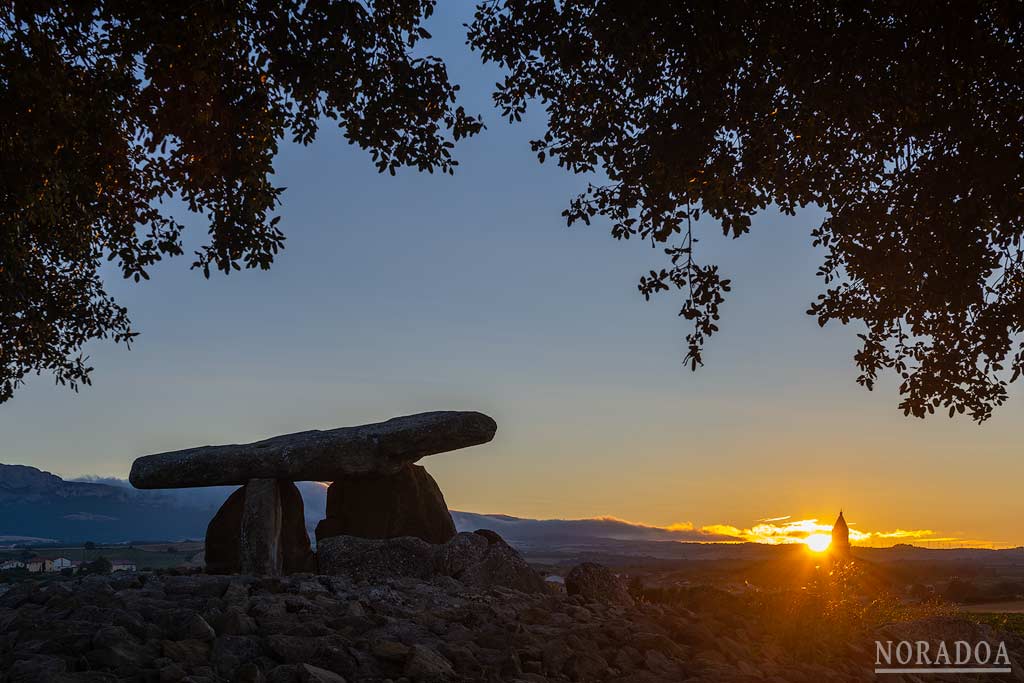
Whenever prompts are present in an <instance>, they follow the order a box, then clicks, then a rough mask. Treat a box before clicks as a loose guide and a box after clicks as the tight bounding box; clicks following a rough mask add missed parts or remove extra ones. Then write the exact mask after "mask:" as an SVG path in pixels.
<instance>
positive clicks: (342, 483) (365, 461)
mask: <svg viewBox="0 0 1024 683" xmlns="http://www.w3.org/2000/svg"><path fill="white" fill-rule="evenodd" d="M497 428H498V427H497V424H495V422H494V420H492V419H491V418H490V417H488V416H487V415H484V414H482V413H478V412H454V411H445V412H432V413H420V414H418V415H408V416H405V417H396V418H393V419H391V420H388V421H386V422H380V423H376V424H368V425H361V426H358V427H342V428H340V429H331V430H326V431H319V430H312V431H306V432H298V433H295V434H285V435H283V436H276V437H273V438H270V439H266V440H264V441H258V442H256V443H251V444H241V445H227V446H202V447H198V448H188V449H185V450H181V451H172V452H170V453H158V454H155V455H146V456H143V457H141V458H138V459H136V460H135V462H134V463H133V464H132V470H131V474H130V476H129V480H130V481H131V483H132V485H133V486H135V487H136V488H140V489H166V488H190V487H197V486H225V485H237V486H241V488H239V489H238V490H237V491H235V492H234V493H232V494H231V495H230V496H229V497H228V499H227V501H226V502H225V503H224V505H223V506H221V508H220V510H219V511H218V512H217V514H216V515H215V516H214V518H213V519H212V520H211V521H210V525H209V527H208V528H207V531H206V567H207V571H208V572H210V573H243V574H264V575H280V574H291V573H296V572H314V571H316V570H317V562H316V557H315V555H314V554H313V551H312V549H311V547H310V543H309V535H308V534H307V533H306V525H305V514H304V510H303V504H302V496H301V495H300V493H299V490H298V488H297V487H296V486H295V483H294V482H296V481H321V482H327V481H329V482H332V483H331V485H330V487H329V488H328V490H327V518H326V519H324V520H322V521H321V522H320V523H319V524H318V525H317V528H316V538H317V543H318V544H319V543H320V542H321V541H323V540H325V539H327V538H332V537H335V536H355V537H361V538H369V539H387V538H398V537H407V536H412V537H415V538H419V539H422V540H423V541H426V542H427V543H431V544H440V543H445V542H447V541H449V540H451V539H452V538H454V537H455V535H456V534H455V524H454V523H453V522H452V517H451V514H450V513H449V512H448V506H447V505H446V504H445V500H444V496H443V495H442V493H441V489H440V488H438V486H437V482H435V481H434V479H433V477H431V476H430V474H428V473H427V471H426V469H424V468H423V467H421V466H419V465H417V464H415V463H416V462H417V461H419V460H420V459H422V458H424V457H426V456H428V455H436V454H438V453H445V452H448V451H454V450H457V449H460V448H467V447H469V446H476V445H479V444H483V443H487V442H489V441H490V440H491V439H493V438H494V434H495V432H496V431H497Z"/></svg>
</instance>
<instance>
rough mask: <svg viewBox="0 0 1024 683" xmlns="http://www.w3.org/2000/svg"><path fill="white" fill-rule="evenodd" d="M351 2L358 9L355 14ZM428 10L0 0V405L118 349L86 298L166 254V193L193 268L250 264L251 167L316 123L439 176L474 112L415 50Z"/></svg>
mask: <svg viewBox="0 0 1024 683" xmlns="http://www.w3.org/2000/svg"><path fill="white" fill-rule="evenodd" d="M364 5H367V6H364ZM433 6H434V0H377V1H376V2H367V3H360V2H356V1H355V0H352V1H344V0H335V1H331V0H281V1H275V2H263V1H261V0H237V1H231V2H188V3H183V2H131V1H124V0H76V1H75V2H66V3H61V2H34V1H31V0H12V2H7V3H4V4H3V7H2V8H0V159H2V174H3V175H2V180H0V199H2V201H0V402H2V401H4V400H7V399H9V398H10V397H11V395H12V393H13V392H14V390H15V389H16V388H17V386H18V385H19V384H21V382H22V381H23V378H24V377H25V375H26V374H28V373H31V372H40V371H44V370H45V371H50V372H52V373H53V374H54V375H55V377H56V379H57V381H58V382H60V383H62V384H70V385H71V386H72V387H77V385H78V384H79V383H88V381H89V371H90V368H89V367H88V366H87V364H86V360H85V359H84V358H83V356H82V353H81V349H82V345H83V344H84V343H85V342H87V341H88V340H90V339H94V338H102V337H113V338H114V339H116V340H118V341H127V342H130V340H131V339H132V337H133V336H134V335H135V333H134V332H133V331H132V330H131V327H130V324H129V319H128V316H127V311H126V310H125V309H124V308H123V307H121V306H120V305H118V304H117V303H116V302H115V301H114V300H113V299H112V298H111V297H110V296H109V295H108V293H107V292H106V291H105V290H104V287H103V282H102V280H101V278H100V274H99V269H100V266H101V264H102V263H103V261H105V260H111V261H114V262H115V264H116V265H117V266H118V267H119V268H120V270H121V272H122V273H123V275H124V276H125V277H126V278H134V279H135V280H136V281H137V280H139V279H140V278H148V274H147V269H148V268H149V267H151V266H152V265H153V264H154V263H155V262H157V261H159V260H160V259H161V258H163V257H165V256H175V255H179V254H181V253H182V251H183V248H182V241H181V234H182V230H183V226H182V224H181V223H180V222H179V221H178V220H176V219H175V218H174V216H173V215H172V213H171V212H170V211H169V210H168V209H167V208H165V202H167V201H168V200H180V201H181V202H182V203H183V205H184V206H186V207H187V208H188V209H189V210H190V211H192V212H194V213H196V214H200V215H202V216H204V217H205V218H206V219H208V220H209V224H210V229H209V241H208V243H207V244H206V245H205V246H203V247H202V248H201V249H200V250H199V251H198V252H196V254H195V260H194V263H193V266H194V267H195V268H198V269H200V270H201V271H202V272H203V273H204V274H205V275H206V276H207V277H209V275H210V271H211V268H212V269H217V270H220V271H223V272H224V273H228V272H230V271H231V270H237V269H240V268H241V267H242V266H244V267H246V268H267V267H269V266H270V264H271V262H272V261H273V259H274V255H275V254H276V253H277V251H278V250H279V249H280V248H281V246H282V242H283V240H284V235H283V234H282V232H281V230H280V229H279V228H278V226H277V223H278V220H279V217H277V216H273V211H274V209H275V207H276V205H277V204H278V202H279V198H280V196H281V192H282V189H283V188H280V187H274V186H273V184H272V183H271V178H270V175H271V173H272V172H273V159H274V156H275V154H276V152H277V147H278V141H279V140H280V139H282V138H283V137H284V136H285V135H290V136H291V137H292V138H293V139H294V140H296V141H298V142H302V143H309V142H311V141H312V140H313V138H314V136H315V135H316V133H317V128H318V125H319V124H320V122H321V121H322V120H324V119H332V120H335V121H336V122H337V123H338V125H339V126H340V127H341V128H342V129H343V130H344V134H345V137H346V138H347V139H348V141H349V142H350V143H352V144H356V145H359V146H360V147H362V148H364V149H367V150H369V151H370V153H371V154H372V157H373V160H374V163H375V164H376V166H377V168H378V169H379V170H380V171H389V172H391V173H392V174H393V173H394V172H395V169H396V168H398V167H399V166H413V167H416V168H418V169H420V170H429V171H433V170H434V169H435V168H436V169H439V170H440V171H443V172H451V171H452V169H453V167H454V166H455V165H456V161H454V160H453V159H452V156H451V148H452V146H453V143H452V140H457V139H458V138H460V137H462V136H466V135H472V134H474V133H476V132H478V131H479V130H480V128H481V126H482V123H481V121H480V120H479V119H475V118H472V117H470V116H467V115H466V113H465V112H464V111H463V109H462V108H461V107H456V106H455V104H454V100H455V92H456V90H457V86H455V85H453V84H451V83H449V80H448V75H447V72H446V70H445V66H444V64H443V63H442V62H441V61H440V60H439V59H437V58H433V57H429V56H426V57H424V56H416V55H414V54H413V49H414V48H415V47H416V46H417V43H418V41H420V40H421V39H423V38H426V37H429V36H428V34H427V32H426V31H425V30H424V29H423V28H422V26H421V24H422V21H423V20H424V18H425V17H427V16H429V15H430V14H431V12H432V10H433Z"/></svg>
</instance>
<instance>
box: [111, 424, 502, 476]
mask: <svg viewBox="0 0 1024 683" xmlns="http://www.w3.org/2000/svg"><path fill="white" fill-rule="evenodd" d="M497 429H498V425H497V424H496V423H495V422H494V420H492V419H491V418H490V417H488V416H486V415H484V414H483V413H477V412H471V411H466V412H456V411H442V412H433V413H419V414H418V415H407V416H405V417H396V418H392V419H390V420H388V421H387V422H378V423H376V424H369V425H361V426H358V427H342V428H340V429H330V430H325V431H320V430H311V431H308V432H297V433H295V434H285V435H283V436H275V437H273V438H270V439H266V440H265V441H257V442H256V443H250V444H235V445H229V446H201V447H198V448H187V449H185V450H182V451H172V452H169V453H157V454H155V455H146V456H143V457H141V458H137V459H136V460H135V462H134V463H133V464H132V471H131V474H130V475H129V477H128V479H129V481H131V483H132V486H134V487H135V488H139V489H166V488H188V487H192V486H231V485H238V486H240V485H242V484H245V483H246V482H248V481H249V480H250V479H284V480H286V481H334V480H335V479H337V478H340V477H343V476H346V475H348V476H352V475H368V474H371V475H387V474H396V473H397V472H399V471H401V469H402V468H403V467H405V466H406V465H407V464H409V463H413V462H416V461H417V460H419V459H420V458H423V457H426V456H428V455H435V454H437V453H444V452H447V451H454V450H458V449H460V448H466V447H468V446H476V445H479V444H482V443H487V442H488V441H490V440H491V439H493V438H494V433H495V432H496V431H497Z"/></svg>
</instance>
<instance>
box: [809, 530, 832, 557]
mask: <svg viewBox="0 0 1024 683" xmlns="http://www.w3.org/2000/svg"><path fill="white" fill-rule="evenodd" d="M804 543H806V544H807V547H808V548H810V549H811V550H813V551H814V552H816V553H820V552H824V551H825V549H826V548H828V546H829V544H830V543H832V537H831V536H829V535H828V534H811V535H810V536H808V537H807V538H805V539H804Z"/></svg>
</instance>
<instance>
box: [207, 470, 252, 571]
mask: <svg viewBox="0 0 1024 683" xmlns="http://www.w3.org/2000/svg"><path fill="white" fill-rule="evenodd" d="M244 507H245V487H244V486H242V487H240V488H238V489H237V490H236V491H235V492H234V493H232V494H231V495H230V496H228V499H227V500H226V501H224V504H223V505H221V506H220V510H217V514H216V515H214V516H213V519H211V520H210V524H209V525H208V526H207V527H206V549H205V552H204V557H205V559H206V572H207V573H208V574H238V573H239V572H241V571H242V564H241V556H240V555H239V548H241V544H242V509H243V508H244Z"/></svg>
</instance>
